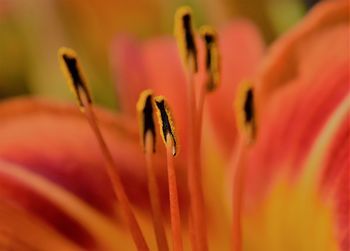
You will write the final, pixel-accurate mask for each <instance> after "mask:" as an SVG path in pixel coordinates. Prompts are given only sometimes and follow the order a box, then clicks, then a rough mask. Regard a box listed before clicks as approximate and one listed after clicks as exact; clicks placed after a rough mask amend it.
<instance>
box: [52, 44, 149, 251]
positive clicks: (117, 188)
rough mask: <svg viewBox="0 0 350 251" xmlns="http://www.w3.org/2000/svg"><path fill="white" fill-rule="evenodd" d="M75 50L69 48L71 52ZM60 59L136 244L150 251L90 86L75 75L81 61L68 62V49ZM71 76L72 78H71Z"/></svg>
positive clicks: (61, 51)
mask: <svg viewBox="0 0 350 251" xmlns="http://www.w3.org/2000/svg"><path fill="white" fill-rule="evenodd" d="M71 51H73V50H71V49H69V52H71ZM69 56H70V57H74V59H75V62H77V61H78V60H77V58H76V54H75V53H70V54H69ZM58 57H59V61H60V62H61V65H63V67H64V65H65V68H64V72H69V73H70V74H69V75H68V83H73V87H74V93H75V94H76V97H77V99H78V101H79V104H80V108H81V111H82V112H83V113H84V115H85V117H86V119H87V120H88V122H89V124H90V126H91V129H92V131H93V133H94V135H95V136H96V139H97V141H98V144H99V146H100V148H101V151H102V154H103V157H104V158H105V161H106V165H105V168H106V173H107V174H108V177H109V179H110V181H111V183H112V187H113V191H114V194H115V196H116V198H117V199H118V201H119V202H120V205H121V209H122V212H123V214H124V217H125V220H126V223H127V225H128V227H129V230H130V232H131V235H132V237H133V240H134V242H135V245H136V246H137V248H138V250H139V251H148V250H149V248H148V246H147V243H146V240H145V238H144V236H143V234H142V231H141V228H140V226H139V224H138V222H137V220H136V217H135V215H134V213H133V211H132V209H131V206H130V202H129V199H128V197H127V195H126V193H125V190H124V187H123V184H122V182H121V178H120V176H119V173H118V168H117V166H116V164H115V162H114V160H113V157H112V154H111V152H110V150H109V148H108V146H107V144H106V142H105V140H104V138H103V136H102V133H101V131H100V128H99V126H98V124H97V120H96V118H95V113H94V111H93V107H92V103H91V98H90V93H89V92H88V88H87V87H86V83H85V82H83V81H80V82H79V81H78V82H77V83H76V81H77V80H76V79H77V78H76V77H74V76H75V75H76V74H75V73H76V72H79V70H80V69H79V68H77V66H78V65H79V63H76V64H67V61H66V60H65V58H66V57H67V49H65V48H64V49H61V50H59V52H58ZM69 76H70V77H71V78H72V79H71V80H69ZM83 86H84V87H83Z"/></svg>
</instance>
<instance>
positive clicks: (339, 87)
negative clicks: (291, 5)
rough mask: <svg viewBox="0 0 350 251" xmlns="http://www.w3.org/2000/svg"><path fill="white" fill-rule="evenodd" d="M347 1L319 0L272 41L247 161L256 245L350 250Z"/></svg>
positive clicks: (249, 221)
mask: <svg viewBox="0 0 350 251" xmlns="http://www.w3.org/2000/svg"><path fill="white" fill-rule="evenodd" d="M347 7H348V2H347V1H328V2H324V3H322V4H320V5H319V6H318V7H317V8H316V9H315V10H314V11H312V12H311V14H310V15H309V16H308V17H306V19H305V21H304V22H302V23H301V24H300V25H299V26H298V27H297V28H296V29H294V30H293V31H291V33H288V34H287V35H286V36H285V37H284V38H282V39H281V40H278V41H277V42H276V44H275V45H274V46H273V48H272V50H271V52H270V54H269V55H268V57H267V59H266V61H265V64H264V65H263V67H262V68H261V72H260V73H259V75H258V77H257V85H256V97H257V102H256V104H257V111H258V122H257V128H258V132H257V139H256V143H255V144H254V145H253V146H251V147H250V149H249V152H248V155H247V158H246V159H245V164H244V168H245V179H244V189H243V190H244V196H243V198H244V201H243V204H244V208H243V215H244V217H243V218H244V224H245V225H244V224H243V229H244V235H245V236H243V239H244V242H245V244H246V245H249V244H248V243H247V241H250V242H251V243H252V242H253V240H254V238H251V237H252V236H253V235H254V236H260V237H258V238H256V239H255V241H256V242H261V243H260V244H258V247H259V249H260V248H261V249H266V248H268V249H269V250H281V246H280V245H283V243H285V245H287V246H285V248H284V250H289V249H288V248H289V247H293V246H291V245H295V246H294V249H291V250H295V249H298V250H303V249H301V248H300V246H298V245H302V246H303V247H304V248H305V247H308V249H305V250H310V248H311V249H312V248H314V249H315V248H316V249H315V250H322V248H323V249H325V250H333V249H331V248H334V250H338V249H340V250H347V249H348V246H347V245H348V244H347V243H348V241H349V235H348V233H349V226H348V212H349V197H348V194H347V195H346V194H344V192H343V191H342V189H344V186H346V185H345V184H348V183H349V176H348V171H349V166H348V163H349V162H348V158H349V155H348V154H349V127H348V121H349V107H348V105H349V104H348V103H344V102H349V100H348V99H349V96H348V95H349V84H350V82H349V79H350V69H349V59H348V56H347V52H348V45H349V39H348V37H347V36H348V30H349V21H348V19H347V17H348V12H347ZM344 104H347V106H344ZM344 107H345V108H344ZM339 111H342V112H343V113H341V114H342V115H341V116H342V117H341V120H337V119H339V117H337V116H339ZM335 121H337V122H336V124H334V123H335ZM332 126H335V128H333V129H332V130H333V131H331V130H330V131H329V132H328V134H329V135H327V136H328V137H329V139H327V141H324V140H323V139H324V138H323V137H324V135H326V133H327V130H328V129H329V128H332ZM318 148H320V149H324V150H323V151H319V152H317V151H315V149H318ZM310 158H316V159H317V162H310ZM315 163H316V164H315ZM310 166H311V167H310ZM310 170H312V171H311V172H310ZM306 177H307V178H306ZM298 189H299V190H298ZM285 198H288V199H285ZM291 210H292V211H291ZM293 210H295V211H293ZM295 215H299V216H298V217H295ZM310 219H311V220H310ZM254 224H255V225H254ZM254 229H255V230H254ZM305 229H307V231H305ZM322 229H323V230H322ZM319 230H320V231H319ZM300 233H302V234H300ZM305 235H308V236H309V237H310V238H308V239H307V240H308V241H304V238H305ZM272 236H273V237H274V239H273V238H270V237H272ZM315 236H316V237H319V238H316V239H311V237H315ZM321 239H322V240H328V241H327V242H322V241H318V240H321ZM275 240H282V241H275ZM288 243H289V244H288ZM322 243H323V244H327V245H330V246H317V245H321V244H322ZM265 244H266V246H264V245H265ZM271 245H272V246H271ZM273 245H276V246H273ZM332 245H333V246H332ZM271 247H272V248H271ZM276 247H277V249H276ZM278 247H279V248H280V249H278ZM287 247H288V248H287ZM251 248H252V247H251ZM274 248H275V249H274ZM327 248H329V249H327ZM252 250H255V249H252Z"/></svg>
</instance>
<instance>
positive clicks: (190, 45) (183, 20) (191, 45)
mask: <svg viewBox="0 0 350 251" xmlns="http://www.w3.org/2000/svg"><path fill="white" fill-rule="evenodd" d="M175 37H176V38H177V43H178V47H179V50H180V54H181V57H182V60H183V62H184V64H185V65H186V66H187V67H188V68H189V69H190V71H192V72H197V70H198V62H197V47H196V44H195V36H194V32H193V24H192V9H191V8H190V7H188V6H183V7H180V8H179V9H178V10H177V11H176V14H175Z"/></svg>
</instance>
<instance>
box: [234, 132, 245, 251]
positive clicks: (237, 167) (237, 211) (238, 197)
mask: <svg viewBox="0 0 350 251" xmlns="http://www.w3.org/2000/svg"><path fill="white" fill-rule="evenodd" d="M244 145H245V140H244V139H242V137H241V138H240V139H239V143H238V146H237V152H236V154H235V159H234V162H233V167H234V169H233V191H232V251H241V250H242V244H241V241H242V226H241V225H242V224H241V212H242V196H243V194H242V193H243V183H242V182H243V175H244V171H243V168H242V167H241V161H242V159H243V158H242V154H243V151H244Z"/></svg>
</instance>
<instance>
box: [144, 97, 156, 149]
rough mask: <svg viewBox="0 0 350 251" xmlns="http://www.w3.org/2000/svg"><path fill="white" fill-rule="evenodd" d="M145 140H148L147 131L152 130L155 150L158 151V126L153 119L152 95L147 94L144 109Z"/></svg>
mask: <svg viewBox="0 0 350 251" xmlns="http://www.w3.org/2000/svg"><path fill="white" fill-rule="evenodd" d="M143 117H144V120H143V142H144V143H145V142H146V135H147V132H148V131H150V132H151V134H152V140H153V142H152V143H153V152H155V151H156V128H155V125H154V119H153V106H152V95H149V96H147V99H146V103H145V107H144V109H143Z"/></svg>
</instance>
